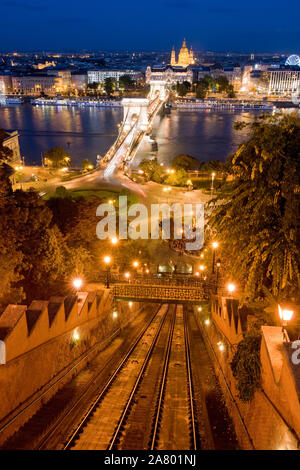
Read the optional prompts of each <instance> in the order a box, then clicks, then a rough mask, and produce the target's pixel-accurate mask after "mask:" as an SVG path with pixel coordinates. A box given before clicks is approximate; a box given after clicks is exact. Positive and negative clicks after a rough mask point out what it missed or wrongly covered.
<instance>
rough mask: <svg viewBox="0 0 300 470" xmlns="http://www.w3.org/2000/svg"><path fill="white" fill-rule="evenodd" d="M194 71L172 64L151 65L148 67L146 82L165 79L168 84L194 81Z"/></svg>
mask: <svg viewBox="0 0 300 470" xmlns="http://www.w3.org/2000/svg"><path fill="white" fill-rule="evenodd" d="M193 77H194V73H193V71H192V70H191V69H190V68H183V67H174V66H171V65H167V66H162V67H150V66H148V67H147V69H146V83H149V82H150V81H152V80H159V81H165V82H167V83H168V84H170V85H172V84H176V83H177V82H178V83H183V82H189V83H193Z"/></svg>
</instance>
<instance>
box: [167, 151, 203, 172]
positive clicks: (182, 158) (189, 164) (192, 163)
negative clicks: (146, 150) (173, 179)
mask: <svg viewBox="0 0 300 470" xmlns="http://www.w3.org/2000/svg"><path fill="white" fill-rule="evenodd" d="M199 165H200V164H199V161H198V160H197V158H194V157H191V156H190V155H177V157H175V158H173V160H172V168H175V170H176V169H180V168H183V169H184V170H186V171H188V170H195V169H197V168H199Z"/></svg>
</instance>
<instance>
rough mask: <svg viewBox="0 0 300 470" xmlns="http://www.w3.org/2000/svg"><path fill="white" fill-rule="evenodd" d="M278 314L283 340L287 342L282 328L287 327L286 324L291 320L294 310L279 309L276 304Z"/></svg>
mask: <svg viewBox="0 0 300 470" xmlns="http://www.w3.org/2000/svg"><path fill="white" fill-rule="evenodd" d="M278 314H279V318H280V320H281V324H282V335H283V339H284V340H285V339H286V340H287V339H288V338H287V337H286V334H285V329H284V327H285V326H287V325H288V322H289V321H290V320H291V319H292V317H293V315H294V310H291V309H290V308H285V307H281V306H280V305H279V304H278Z"/></svg>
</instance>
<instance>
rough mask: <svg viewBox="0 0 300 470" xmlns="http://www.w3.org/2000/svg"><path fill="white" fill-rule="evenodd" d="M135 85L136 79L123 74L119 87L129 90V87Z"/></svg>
mask: <svg viewBox="0 0 300 470" xmlns="http://www.w3.org/2000/svg"><path fill="white" fill-rule="evenodd" d="M133 86H134V80H132V78H131V76H130V75H127V74H125V75H121V77H120V78H119V88H123V89H124V90H128V88H132V87H133Z"/></svg>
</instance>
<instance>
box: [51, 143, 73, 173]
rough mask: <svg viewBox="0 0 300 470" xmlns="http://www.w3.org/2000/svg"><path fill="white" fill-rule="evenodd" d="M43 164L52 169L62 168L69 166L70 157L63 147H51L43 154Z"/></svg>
mask: <svg viewBox="0 0 300 470" xmlns="http://www.w3.org/2000/svg"><path fill="white" fill-rule="evenodd" d="M45 163H46V164H47V165H49V166H51V167H53V168H62V167H65V166H69V165H70V164H71V157H70V156H69V155H68V154H67V152H66V151H65V149H64V148H63V147H53V148H52V149H50V150H47V152H45Z"/></svg>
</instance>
